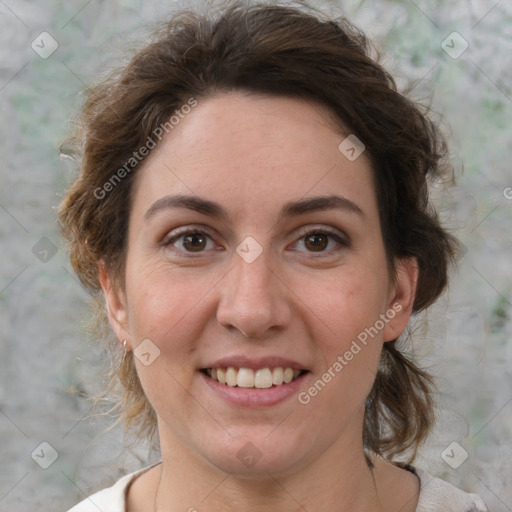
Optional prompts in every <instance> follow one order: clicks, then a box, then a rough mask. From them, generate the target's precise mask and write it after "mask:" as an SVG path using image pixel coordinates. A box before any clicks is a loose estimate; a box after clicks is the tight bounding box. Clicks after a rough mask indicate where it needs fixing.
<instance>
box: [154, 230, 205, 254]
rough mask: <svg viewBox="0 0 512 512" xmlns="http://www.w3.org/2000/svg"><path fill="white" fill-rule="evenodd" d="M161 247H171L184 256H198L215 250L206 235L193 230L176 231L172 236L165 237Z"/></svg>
mask: <svg viewBox="0 0 512 512" xmlns="http://www.w3.org/2000/svg"><path fill="white" fill-rule="evenodd" d="M163 245H164V246H166V247H173V248H174V249H176V251H177V252H178V253H181V255H184V256H186V255H187V254H189V255H191V254H192V253H196V254H197V255H199V254H200V253H203V252H207V251H209V250H211V249H214V248H215V243H214V242H213V240H212V238H211V237H210V236H209V235H208V234H207V233H205V232H203V231H199V230H195V229H188V230H183V231H181V232H180V231H178V233H175V234H174V236H170V237H167V238H166V239H165V240H164V241H163Z"/></svg>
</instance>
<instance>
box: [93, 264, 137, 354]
mask: <svg viewBox="0 0 512 512" xmlns="http://www.w3.org/2000/svg"><path fill="white" fill-rule="evenodd" d="M98 276H99V280H100V284H101V288H102V290H103V294H104V296H105V307H106V309H107V315H108V320H109V322H110V325H111V326H112V329H114V332H115V333H116V335H117V338H118V339H119V341H120V342H121V343H123V346H124V348H125V349H126V350H129V349H130V347H129V342H126V340H129V339H130V333H129V327H128V313H127V308H126V297H125V294H124V293H123V291H122V290H120V289H119V287H118V286H116V283H115V282H114V279H113V278H112V276H111V275H110V274H109V272H108V271H107V269H106V268H105V265H104V264H103V263H101V264H100V265H99V268H98Z"/></svg>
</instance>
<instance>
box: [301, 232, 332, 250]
mask: <svg viewBox="0 0 512 512" xmlns="http://www.w3.org/2000/svg"><path fill="white" fill-rule="evenodd" d="M304 242H305V246H306V248H307V249H308V250H310V251H313V252H321V251H324V250H325V249H326V247H327V246H328V245H329V236H328V235H326V234H325V233H313V234H311V235H308V236H306V237H305V239H304Z"/></svg>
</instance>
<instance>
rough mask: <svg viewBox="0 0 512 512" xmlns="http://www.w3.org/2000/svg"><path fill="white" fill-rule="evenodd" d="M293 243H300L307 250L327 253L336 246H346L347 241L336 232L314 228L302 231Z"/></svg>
mask: <svg viewBox="0 0 512 512" xmlns="http://www.w3.org/2000/svg"><path fill="white" fill-rule="evenodd" d="M295 245H302V246H303V247H305V249H306V251H307V252H314V253H327V252H331V251H332V250H333V249H335V248H336V246H342V247H346V246H347V245H348V243H347V240H345V239H344V238H343V237H342V236H340V235H339V234H338V233H335V232H333V231H329V230H321V229H314V230H310V231H307V232H306V233H304V234H303V235H302V237H301V238H300V239H299V240H298V241H297V242H296V243H295Z"/></svg>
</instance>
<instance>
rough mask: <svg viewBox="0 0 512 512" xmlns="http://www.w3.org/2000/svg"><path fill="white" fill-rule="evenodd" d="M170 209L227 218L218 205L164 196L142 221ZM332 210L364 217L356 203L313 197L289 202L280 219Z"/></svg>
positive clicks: (347, 200) (333, 198)
mask: <svg viewBox="0 0 512 512" xmlns="http://www.w3.org/2000/svg"><path fill="white" fill-rule="evenodd" d="M170 208H186V209H188V210H193V211H196V212H198V213H202V214H205V215H209V216H210V217H215V218H218V219H227V218H228V213H227V210H225V209H224V207H222V206H221V205H220V204H219V203H216V202H214V201H210V200H208V199H204V198H201V197H198V196H187V195H175V196H165V197H162V198H160V199H158V200H157V201H155V202H154V203H153V204H152V205H151V206H150V208H149V209H148V210H147V211H146V213H145V214H144V219H145V220H148V219H149V218H150V217H153V216H154V215H155V214H156V213H157V212H159V211H161V210H166V209H170ZM332 209H338V210H343V211H346V212H351V213H356V214H358V215H359V216H361V217H363V218H364V217H365V214H364V212H363V210H362V209H361V208H360V207H359V206H357V204H356V203H354V202H353V201H351V200H350V199H347V198H346V197H343V196H338V195H330V196H315V197H308V198H306V199H300V200H298V201H290V202H288V203H285V204H284V206H283V207H282V208H281V212H280V217H284V218H287V217H294V216H297V215H302V214H305V213H311V212H315V211H323V210H332Z"/></svg>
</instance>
